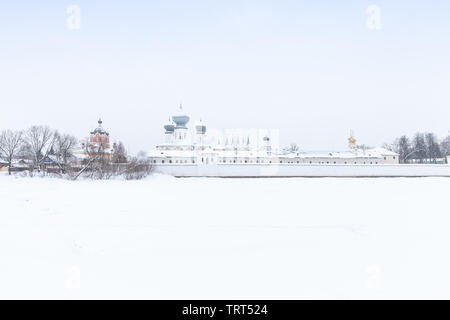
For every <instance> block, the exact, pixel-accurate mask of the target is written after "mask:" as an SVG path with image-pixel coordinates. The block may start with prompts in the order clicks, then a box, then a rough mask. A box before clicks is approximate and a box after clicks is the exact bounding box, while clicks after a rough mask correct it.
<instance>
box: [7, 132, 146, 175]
mask: <svg viewBox="0 0 450 320" xmlns="http://www.w3.org/2000/svg"><path fill="white" fill-rule="evenodd" d="M77 152H78V153H79V154H81V155H82V157H81V158H80V156H79V155H78V156H77V154H76V153H77ZM49 159H50V161H49ZM0 160H2V161H3V162H4V163H6V165H7V166H8V173H9V174H11V172H12V170H13V169H16V168H15V167H14V161H17V160H22V161H25V163H27V164H28V168H27V171H28V172H29V173H30V175H33V174H34V173H35V172H36V171H37V172H38V173H41V172H44V173H48V172H50V171H51V172H52V173H57V174H59V175H64V176H67V177H69V178H72V179H77V178H78V177H80V176H86V177H90V178H96V179H105V178H111V177H113V176H118V175H123V176H124V177H125V178H126V179H139V178H143V177H145V176H146V175H148V174H149V173H150V171H151V164H150V162H149V161H148V159H147V157H146V156H145V154H144V153H143V152H140V153H139V154H138V156H136V157H133V156H129V155H128V154H127V151H126V149H125V147H124V145H123V143H122V142H118V143H114V144H113V148H112V150H108V148H107V146H106V145H105V144H104V143H99V144H91V143H90V142H89V140H86V141H78V139H77V138H76V137H75V136H73V135H70V134H64V133H60V132H58V131H57V130H52V129H51V128H50V127H48V126H31V127H30V128H28V129H27V130H3V131H2V132H1V133H0Z"/></svg>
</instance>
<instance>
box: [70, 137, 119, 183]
mask: <svg viewBox="0 0 450 320" xmlns="http://www.w3.org/2000/svg"><path fill="white" fill-rule="evenodd" d="M83 152H84V154H85V157H86V158H85V160H84V163H83V166H82V168H81V169H80V170H79V171H78V172H77V173H76V174H75V176H74V177H73V179H74V180H76V179H78V177H79V176H80V175H82V174H85V175H87V176H88V177H90V178H94V179H104V178H109V177H111V175H112V170H111V168H112V167H111V166H110V162H111V155H110V154H109V153H108V152H106V145H105V144H104V143H99V144H93V143H90V142H89V140H87V141H86V142H84V143H83Z"/></svg>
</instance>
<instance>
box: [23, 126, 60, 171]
mask: <svg viewBox="0 0 450 320" xmlns="http://www.w3.org/2000/svg"><path fill="white" fill-rule="evenodd" d="M54 141H55V135H54V134H53V132H52V130H51V129H50V128H49V127H47V126H32V127H31V128H29V129H28V131H27V132H26V134H25V142H26V143H27V145H28V146H29V148H30V151H31V153H32V158H33V162H34V165H35V166H36V167H37V168H38V171H39V172H40V171H41V166H42V161H43V160H44V159H45V158H46V157H47V155H48V154H49V152H50V150H51V149H52V147H53V144H54Z"/></svg>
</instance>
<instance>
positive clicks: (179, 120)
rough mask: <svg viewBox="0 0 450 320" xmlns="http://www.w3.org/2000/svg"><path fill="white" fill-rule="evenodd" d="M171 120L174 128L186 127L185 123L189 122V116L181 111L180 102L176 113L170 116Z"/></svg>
mask: <svg viewBox="0 0 450 320" xmlns="http://www.w3.org/2000/svg"><path fill="white" fill-rule="evenodd" d="M172 121H173V122H175V125H176V127H175V128H176V129H187V128H186V124H187V123H188V122H189V117H188V116H187V115H185V114H184V113H183V106H182V105H181V104H180V109H179V111H178V113H177V114H176V115H174V116H173V117H172Z"/></svg>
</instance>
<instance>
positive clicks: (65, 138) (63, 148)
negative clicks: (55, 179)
mask: <svg viewBox="0 0 450 320" xmlns="http://www.w3.org/2000/svg"><path fill="white" fill-rule="evenodd" d="M77 143H78V141H77V138H75V137H74V136H71V135H69V134H60V133H59V132H58V131H56V132H55V142H54V147H53V150H54V153H55V156H56V164H57V165H58V166H59V168H60V170H61V173H66V169H67V166H68V164H69V162H70V160H71V159H72V158H73V157H74V154H73V153H74V151H75V148H76V146H77Z"/></svg>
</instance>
